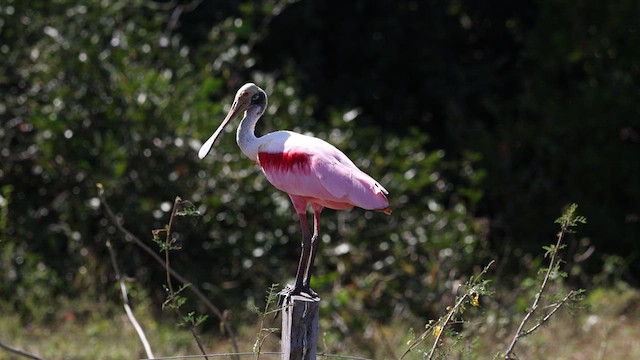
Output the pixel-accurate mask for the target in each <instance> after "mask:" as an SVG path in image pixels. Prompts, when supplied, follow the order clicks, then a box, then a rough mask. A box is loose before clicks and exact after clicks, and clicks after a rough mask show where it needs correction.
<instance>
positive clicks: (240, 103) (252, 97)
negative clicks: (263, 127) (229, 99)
mask: <svg viewBox="0 0 640 360" xmlns="http://www.w3.org/2000/svg"><path fill="white" fill-rule="evenodd" d="M266 106H267V94H266V93H265V92H264V90H262V89H261V88H259V87H258V86H257V85H256V84H254V83H247V84H244V85H242V87H241V88H240V90H238V92H237V93H236V97H235V98H234V100H233V104H232V105H231V109H230V110H229V113H227V116H226V117H225V118H224V120H223V121H222V124H220V126H219V127H218V129H217V130H216V131H215V132H214V133H213V135H211V137H210V138H209V139H208V140H207V141H206V142H205V143H204V144H203V145H202V147H201V148H200V151H198V157H199V158H200V159H203V158H204V157H205V156H207V154H209V152H210V151H211V148H212V147H213V143H214V142H215V141H216V139H217V138H218V136H219V135H220V133H221V132H222V129H224V127H225V126H226V125H227V124H228V123H229V121H231V120H233V119H234V118H236V117H237V116H238V114H241V113H244V112H245V111H247V110H249V109H252V110H253V109H255V112H256V113H257V114H256V115H257V116H259V115H261V114H262V113H263V112H264V110H265V108H266Z"/></svg>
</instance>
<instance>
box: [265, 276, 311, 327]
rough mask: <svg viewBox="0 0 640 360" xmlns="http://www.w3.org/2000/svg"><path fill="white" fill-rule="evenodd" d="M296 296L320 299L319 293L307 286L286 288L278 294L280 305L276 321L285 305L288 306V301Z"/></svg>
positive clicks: (289, 286)
mask: <svg viewBox="0 0 640 360" xmlns="http://www.w3.org/2000/svg"><path fill="white" fill-rule="evenodd" d="M294 295H299V296H304V297H306V298H309V299H315V298H317V297H318V293H316V292H315V291H313V290H311V288H310V287H309V286H308V285H307V286H304V285H303V286H299V287H296V286H295V285H292V284H289V285H287V286H285V287H284V289H282V290H280V292H279V293H278V304H277V305H276V313H275V315H274V317H273V318H274V319H276V318H277V317H278V313H279V312H280V311H279V310H280V309H281V308H282V306H283V304H287V303H288V301H287V299H289V298H291V297H292V296H294Z"/></svg>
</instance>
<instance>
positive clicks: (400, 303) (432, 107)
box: [0, 0, 640, 324]
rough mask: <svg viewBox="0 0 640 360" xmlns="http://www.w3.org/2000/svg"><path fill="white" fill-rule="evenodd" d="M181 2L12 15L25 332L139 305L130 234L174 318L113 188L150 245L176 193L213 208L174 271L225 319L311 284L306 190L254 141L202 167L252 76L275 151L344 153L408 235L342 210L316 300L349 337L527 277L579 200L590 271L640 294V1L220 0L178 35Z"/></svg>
mask: <svg viewBox="0 0 640 360" xmlns="http://www.w3.org/2000/svg"><path fill="white" fill-rule="evenodd" d="M178 4H181V3H180V2H178ZM178 4H177V3H173V2H172V3H168V2H148V1H141V0H136V1H122V0H113V1H108V0H103V1H86V2H81V3H78V2H75V1H67V0H58V1H29V2H25V1H11V0H1V1H0V57H1V58H2V61H0V92H1V93H2V97H1V98H0V119H1V120H0V121H1V124H0V161H1V165H0V166H1V167H0V186H1V188H2V203H1V204H2V208H3V213H2V214H4V215H3V216H2V217H1V218H0V220H1V221H0V225H1V227H0V231H1V234H2V238H1V239H0V294H1V296H2V297H3V298H5V299H8V301H9V302H10V303H11V306H12V307H13V308H14V310H17V311H20V312H21V313H22V314H24V316H25V319H31V318H40V317H44V318H50V317H53V316H56V315H55V311H54V307H53V305H50V306H48V307H44V308H43V307H42V303H49V304H53V303H52V302H51V301H52V300H55V299H61V298H66V297H74V296H78V294H79V293H83V294H86V295H89V296H96V297H97V298H100V299H104V298H111V299H115V300H116V301H117V294H115V293H114V292H113V291H112V288H111V286H112V283H113V274H112V270H111V267H110V264H109V259H108V254H107V253H106V249H105V241H106V240H107V239H110V240H112V241H113V242H114V243H115V244H116V248H117V249H118V252H119V254H120V259H121V261H122V262H123V264H122V268H123V271H125V272H126V273H127V274H128V275H130V276H132V277H134V278H135V279H136V281H138V282H139V283H141V284H144V286H145V287H146V288H147V289H149V292H150V294H151V296H153V297H154V298H156V299H157V301H158V303H161V302H162V301H163V299H164V294H163V293H162V287H161V284H162V283H163V281H164V280H163V269H161V268H159V267H158V266H157V265H156V264H155V263H153V262H152V260H151V259H150V258H149V257H148V256H146V255H145V254H144V253H142V252H141V251H140V250H139V249H138V248H136V247H135V246H134V245H133V244H131V243H127V242H125V241H123V239H122V236H121V234H119V233H118V232H117V230H116V228H115V227H114V226H113V224H111V223H110V222H109V221H108V220H107V219H106V218H105V216H104V214H103V212H102V211H101V209H100V208H99V201H98V199H97V197H96V188H95V184H96V183H102V184H103V185H104V188H105V189H106V195H107V198H108V200H109V203H110V205H111V206H112V207H113V208H114V210H115V211H116V212H117V213H118V216H119V218H120V219H121V221H122V224H123V225H124V226H125V227H127V228H128V229H129V230H130V231H132V232H133V233H135V234H136V235H138V236H140V237H141V238H143V239H147V240H148V241H149V244H150V245H151V244H152V242H151V240H150V238H151V229H154V228H160V227H163V226H164V224H165V223H166V222H167V221H168V211H169V210H170V205H171V203H172V202H173V199H174V197H175V196H181V197H182V198H183V199H187V200H190V201H191V202H193V203H194V204H195V205H196V206H197V207H198V208H199V210H200V211H201V212H202V214H203V215H202V217H201V218H199V219H197V220H193V219H190V220H184V221H181V223H180V224H178V226H179V234H180V236H181V237H180V240H181V243H182V246H183V249H182V250H181V251H180V252H176V253H175V254H174V255H173V256H174V260H173V265H174V266H175V268H176V269H177V270H178V271H180V272H182V273H184V274H188V276H187V277H189V278H190V279H192V281H193V282H194V284H196V285H198V286H199V287H201V288H202V289H204V290H205V291H206V292H207V294H208V295H209V296H210V297H211V299H212V300H213V302H214V303H216V304H218V305H219V306H220V307H222V308H225V309H232V310H237V309H238V307H239V304H240V303H241V302H242V301H244V300H245V299H254V298H255V299H257V301H260V299H262V297H263V293H264V290H265V289H267V288H268V287H269V285H270V284H271V283H275V282H279V283H284V282H285V281H287V280H290V279H291V277H292V275H293V273H294V270H295V265H296V261H297V260H296V259H297V256H298V251H299V237H300V232H299V228H298V221H297V219H296V217H295V215H294V212H293V211H292V208H291V206H290V205H289V202H288V198H287V196H286V194H282V193H280V192H278V191H276V190H274V189H273V188H271V187H270V185H269V184H268V183H267V182H266V180H265V179H264V177H263V176H262V175H261V174H260V172H259V170H258V169H257V167H256V166H255V165H254V164H253V163H251V162H250V161H249V160H247V159H245V158H244V157H243V156H242V155H241V153H240V151H239V150H238V149H237V146H236V144H235V141H234V140H233V138H234V136H233V134H232V132H231V130H233V129H232V128H231V127H230V128H229V129H227V130H228V133H226V134H225V135H224V136H223V137H222V139H221V140H220V141H219V143H218V144H217V145H216V148H215V150H214V151H215V152H214V154H213V155H212V156H211V157H209V158H207V159H206V160H205V161H199V160H198V159H197V156H196V153H197V149H198V147H199V145H200V143H201V141H203V140H204V139H206V138H207V137H208V136H209V135H210V133H211V132H212V131H213V130H214V129H215V128H216V127H217V125H218V124H219V122H220V121H221V120H222V118H223V117H224V115H225V110H227V109H228V105H229V103H230V101H231V98H232V96H233V95H234V94H235V91H236V90H237V88H238V87H239V86H241V85H242V84H243V83H244V82H248V81H254V82H256V83H257V84H258V85H260V86H262V87H263V88H265V90H266V91H267V93H268V94H269V96H270V108H269V110H268V112H267V115H266V116H265V119H264V120H263V121H262V122H261V123H260V124H259V130H258V131H259V132H262V133H266V132H268V131H273V130H276V129H292V130H295V131H299V132H310V133H312V134H314V135H315V136H318V137H321V138H323V139H326V140H328V141H330V142H332V143H333V144H335V145H336V146H338V147H339V148H341V149H343V150H344V152H345V153H346V154H347V155H349V156H350V157H351V158H352V159H353V160H354V161H355V162H356V164H358V165H359V166H361V167H362V168H363V169H366V171H367V172H369V173H370V174H371V175H373V176H374V177H375V178H377V179H378V180H379V181H380V182H381V183H382V184H383V185H384V186H385V187H387V188H388V190H389V191H390V196H389V197H390V200H391V203H392V206H393V208H394V214H393V215H392V216H391V217H385V216H384V215H382V214H378V213H371V212H365V211H362V210H353V211H348V212H340V213H336V212H334V211H329V210H328V211H325V213H324V217H323V220H322V231H323V235H322V240H323V244H322V249H323V253H322V255H321V256H320V258H319V261H318V267H319V269H318V270H317V271H316V274H317V278H315V285H314V287H315V288H316V290H317V291H318V292H320V293H323V294H327V296H326V298H327V299H329V300H330V309H331V311H336V312H340V313H341V316H342V317H343V318H345V319H347V320H349V321H351V322H350V324H358V323H359V322H360V323H361V322H363V321H365V320H364V319H366V318H370V317H374V318H378V319H381V320H384V319H387V318H388V316H389V315H390V314H391V312H393V311H394V309H398V308H399V307H401V308H408V309H410V310H411V311H412V312H415V313H424V312H428V311H431V310H433V309H432V308H431V306H433V304H434V302H435V301H436V299H437V300H442V297H443V296H444V297H445V298H446V296H447V295H446V294H449V293H450V291H451V290H450V289H451V288H452V286H453V284H454V283H455V282H456V281H458V280H459V279H460V278H461V276H463V274H467V273H469V272H470V271H474V270H478V269H481V268H482V267H483V266H484V264H486V263H487V262H488V259H490V258H495V259H497V260H498V262H499V263H500V264H503V265H504V266H503V267H501V269H505V270H504V273H502V274H503V276H507V277H512V276H515V275H517V274H518V271H519V266H521V259H522V258H523V256H524V255H523V254H526V253H528V252H532V251H533V252H538V251H539V249H540V246H541V245H542V244H546V243H548V242H549V238H550V237H553V235H554V232H555V230H556V229H555V226H554V224H553V222H552V220H553V219H554V218H556V217H557V216H558V214H560V213H561V211H562V207H563V206H565V205H566V204H568V203H570V202H577V203H578V204H580V213H581V214H583V215H585V216H586V217H587V218H588V219H589V223H588V225H586V226H585V227H584V229H582V230H581V234H584V236H586V237H587V238H586V239H582V240H579V239H574V240H573V241H574V244H573V246H572V247H571V249H573V250H572V251H573V252H574V253H575V252H579V251H583V250H584V249H585V248H587V247H588V246H594V247H595V255H593V256H592V257H591V258H589V259H587V261H586V262H585V263H583V264H581V266H583V267H584V268H585V269H586V270H587V273H586V274H590V273H596V272H598V271H600V267H601V261H602V260H603V259H605V257H606V256H607V255H611V254H616V255H619V256H621V257H622V259H623V260H624V264H626V267H625V268H624V271H625V272H624V274H623V276H624V277H625V278H626V279H627V280H629V281H636V283H637V279H638V276H639V274H640V268H639V267H638V260H637V259H638V255H639V254H640V245H639V244H640V242H638V238H639V236H640V233H639V225H638V216H639V211H640V210H639V204H640V162H639V161H638V156H639V155H640V134H639V131H640V102H639V101H638V98H639V96H640V85H639V82H638V78H639V75H640V64H639V63H638V62H637V59H638V58H640V47H638V46H637V44H638V43H640V42H639V40H640V36H639V32H640V29H639V28H638V24H639V20H640V4H639V3H638V2H637V1H631V0H623V1H616V2H601V1H586V2H581V3H579V4H576V3H574V2H570V1H560V0H557V1H539V2H532V1H521V2H509V1H501V2H490V3H489V2H477V1H445V2H440V1H422V2H419V1H396V2H392V3H386V4H384V3H376V2H365V1H354V2H342V1H324V2H319V1H317V2H313V1H307V2H296V3H291V4H289V3H287V2H276V1H264V2H259V1H241V2H226V1H204V2H202V3H201V4H200V5H199V6H198V7H197V8H195V10H194V11H186V12H184V13H183V14H182V16H181V17H180V18H178V21H177V22H176V23H175V26H174V25H172V20H171V16H172V14H175V8H176V6H177V5H178ZM185 4H186V3H185ZM181 5H184V4H181ZM587 278H588V277H587ZM448 296H451V295H448ZM354 309H357V310H359V309H366V310H368V311H367V314H366V316H365V315H363V313H362V312H354V311H352V310H354ZM233 316H235V319H237V318H238V317H239V316H240V315H239V314H238V313H237V312H236V313H234V315H233Z"/></svg>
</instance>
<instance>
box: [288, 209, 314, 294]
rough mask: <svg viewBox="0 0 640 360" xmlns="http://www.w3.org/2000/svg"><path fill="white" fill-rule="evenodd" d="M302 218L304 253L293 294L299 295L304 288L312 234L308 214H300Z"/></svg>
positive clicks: (299, 264)
mask: <svg viewBox="0 0 640 360" xmlns="http://www.w3.org/2000/svg"><path fill="white" fill-rule="evenodd" d="M298 217H299V218H300V226H301V227H302V253H301V254H300V262H299V263H298V270H297V271H296V283H295V286H294V288H293V290H292V291H291V294H292V295H293V294H298V293H300V291H302V290H303V289H304V288H305V286H304V274H305V270H306V268H307V263H308V262H309V253H310V252H311V234H310V233H309V223H308V221H307V214H306V213H298Z"/></svg>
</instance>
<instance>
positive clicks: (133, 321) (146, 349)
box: [107, 240, 154, 359]
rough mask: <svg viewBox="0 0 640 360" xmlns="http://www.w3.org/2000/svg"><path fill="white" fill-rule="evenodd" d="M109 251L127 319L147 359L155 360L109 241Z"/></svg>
mask: <svg viewBox="0 0 640 360" xmlns="http://www.w3.org/2000/svg"><path fill="white" fill-rule="evenodd" d="M107 249H109V255H110V256H111V264H112V265H113V269H114V271H115V272H116V280H118V283H119V284H120V292H121V293H122V301H123V303H124V311H125V312H126V313H127V317H128V318H129V321H130V322H131V324H132V325H133V328H134V329H135V330H136V333H137V334H138V337H139V338H140V342H141V343H142V346H143V347H144V352H145V353H146V354H147V358H149V359H153V358H154V355H153V351H152V350H151V345H149V341H148V340H147V336H146V335H145V333H144V331H143V330H142V326H140V323H138V320H137V319H136V317H135V315H134V314H133V310H131V306H130V305H129V296H128V294H127V287H126V285H125V283H124V280H122V276H120V267H119V266H118V261H117V259H116V252H115V250H114V249H113V246H111V242H110V241H109V240H107Z"/></svg>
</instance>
